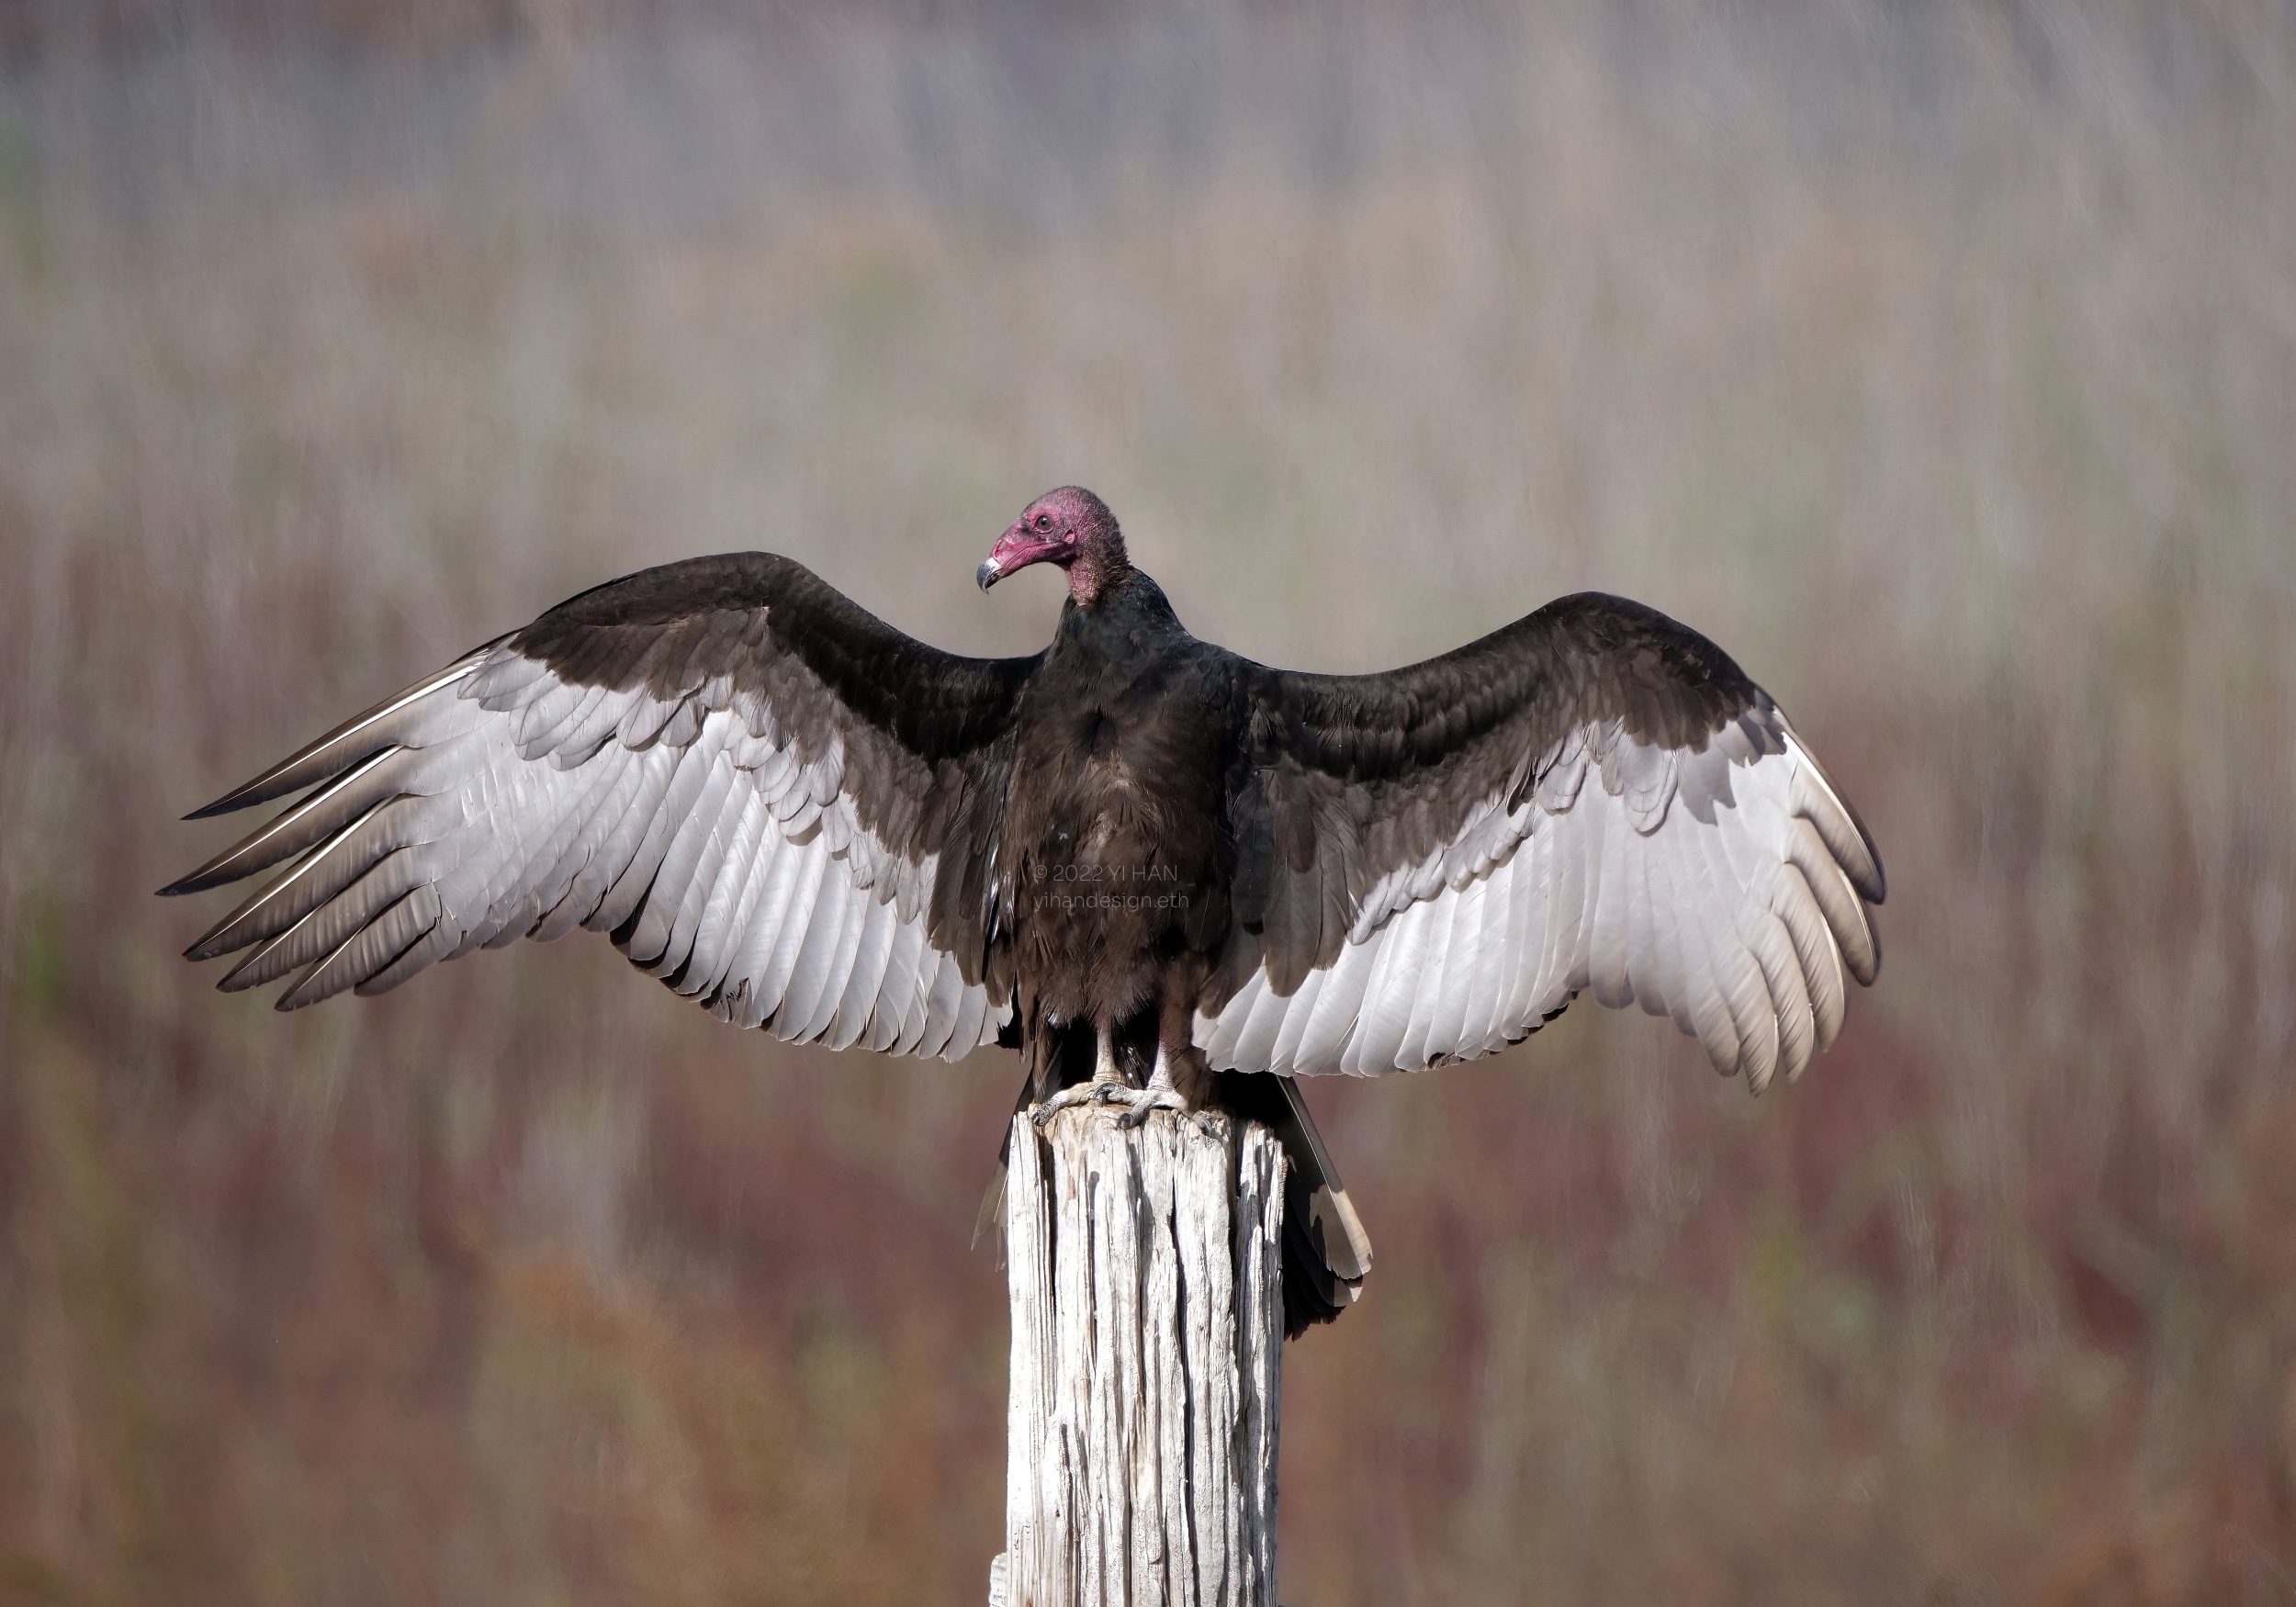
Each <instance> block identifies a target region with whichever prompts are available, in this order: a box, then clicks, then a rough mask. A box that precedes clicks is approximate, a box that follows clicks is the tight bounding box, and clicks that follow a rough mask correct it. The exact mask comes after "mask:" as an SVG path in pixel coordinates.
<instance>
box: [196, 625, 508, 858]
mask: <svg viewBox="0 0 2296 1607" xmlns="http://www.w3.org/2000/svg"><path fill="white" fill-rule="evenodd" d="M509 639H510V638H509V637H508V636H498V637H496V638H495V640H493V641H491V642H489V643H488V644H487V645H486V646H483V647H479V648H478V649H476V650H475V651H472V652H469V653H466V654H464V655H463V656H462V657H460V658H457V659H456V660H455V662H454V663H452V664H450V665H448V666H447V667H446V668H445V669H442V670H440V671H439V672H438V673H437V674H436V675H433V676H432V677H430V678H429V679H428V680H419V681H417V682H415V684H414V685H412V686H411V687H409V688H407V689H406V691H402V692H400V693H399V694H398V695H397V696H395V697H391V698H387V699H385V700H384V701H383V702H379V703H377V704H376V705H375V706H374V707H373V708H371V709H369V710H367V711H366V713H365V714H357V715H355V716H353V717H352V718H351V719H348V720H346V721H344V722H343V724H342V725H338V726H336V727H335V728H334V729H333V730H332V731H330V732H328V733H327V735H325V736H321V738H320V739H319V740H318V741H316V742H313V743H311V744H310V745H309V746H308V747H301V748H298V749H297V750H296V751H295V752H294V753H291V754H289V755H288V756H287V758H286V759H281V760H280V761H279V762H278V763H277V764H276V765H273V766H272V767H271V768H270V769H269V770H265V771H264V772H263V774H261V775H259V776H257V777H256V778H255V779H254V780H253V781H244V782H242V783H241V784H240V785H238V786H236V787H234V788H232V789H231V791H230V792H226V793H224V794H223V796H221V797H220V798H218V799H217V800H216V801H215V802H214V803H212V804H203V805H202V806H200V807H199V808H197V809H195V810H193V811H192V812H191V813H190V814H189V815H185V816H184V818H185V819H186V820H208V819H210V818H212V817H213V816H215V815H229V814H231V812H232V811H233V810H235V809H246V808H249V807H252V806H253V805H254V804H268V803H270V802H271V800H273V799H274V798H277V797H281V796H284V795H285V794H287V793H288V792H296V791H298V789H300V788H303V787H308V786H310V784H311V783H312V782H313V781H324V780H325V779H327V778H328V777H330V776H332V775H334V774H335V773H336V772H338V771H340V770H345V769H348V768H349V767H350V766H352V765H355V764H357V763H358V762H359V761H360V760H362V759H366V758H367V757H368V756H370V755H371V754H373V753H374V752H375V751H376V749H377V748H380V747H388V746H390V745H391V744H392V743H395V742H398V741H400V738H399V736H396V735H394V734H393V732H392V729H391V726H390V721H391V720H392V718H393V717H394V716H398V715H402V714H406V713H407V711H408V710H410V709H411V708H413V707H414V706H415V705H416V704H418V703H420V702H422V701H423V700H424V699H425V698H428V697H429V696H431V695H432V694H433V692H436V691H440V690H441V689H443V688H445V687H449V686H452V685H454V684H455V683H456V681H458V680H462V679H463V678H464V677H465V676H467V675H468V674H470V672H471V671H472V670H474V669H478V666H479V665H480V664H481V663H483V662H484V661H485V659H486V656H487V655H488V654H489V653H491V652H492V651H493V650H494V649H495V648H496V647H497V646H501V644H502V643H503V642H505V641H508V640H509Z"/></svg>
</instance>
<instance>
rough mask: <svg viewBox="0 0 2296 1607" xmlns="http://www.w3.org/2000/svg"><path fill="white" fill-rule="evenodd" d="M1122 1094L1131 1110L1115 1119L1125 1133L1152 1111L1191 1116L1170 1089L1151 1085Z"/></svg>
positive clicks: (1183, 1100) (1184, 1104)
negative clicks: (1173, 1112) (1166, 1111)
mask: <svg viewBox="0 0 2296 1607" xmlns="http://www.w3.org/2000/svg"><path fill="white" fill-rule="evenodd" d="M1124 1092H1125V1094H1126V1096H1127V1102H1128V1103H1129V1104H1130V1105H1131V1109H1130V1110H1127V1111H1126V1112H1125V1113H1124V1114H1123V1115H1121V1116H1120V1117H1118V1118H1116V1125H1117V1126H1118V1127H1120V1128H1121V1129H1124V1130H1125V1131H1126V1132H1130V1131H1131V1129H1134V1128H1136V1127H1138V1126H1139V1125H1140V1124H1141V1123H1142V1122H1143V1121H1146V1120H1147V1119H1148V1113H1149V1112H1150V1111H1152V1110H1172V1111H1177V1112H1178V1113H1179V1114H1180V1115H1182V1116H1187V1115H1189V1114H1191V1113H1190V1111H1189V1110H1188V1107H1187V1100H1185V1099H1183V1098H1181V1097H1180V1096H1179V1094H1178V1093H1177V1091H1176V1090H1174V1089H1171V1088H1159V1087H1157V1086H1156V1085H1155V1084H1153V1083H1152V1084H1149V1085H1148V1086H1147V1087H1145V1088H1142V1089H1139V1090H1138V1091H1134V1090H1132V1089H1130V1088H1127V1089H1126V1090H1124Z"/></svg>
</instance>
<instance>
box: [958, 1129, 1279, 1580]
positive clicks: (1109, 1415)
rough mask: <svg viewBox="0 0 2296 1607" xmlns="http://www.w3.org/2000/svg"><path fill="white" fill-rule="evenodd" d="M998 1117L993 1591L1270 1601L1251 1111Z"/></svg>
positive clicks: (1256, 1134)
mask: <svg viewBox="0 0 2296 1607" xmlns="http://www.w3.org/2000/svg"><path fill="white" fill-rule="evenodd" d="M1116 1117H1117V1113H1116V1112H1115V1111H1112V1110H1109V1109H1096V1108H1089V1107H1086V1108H1077V1109H1071V1110H1064V1111H1062V1112H1060V1113H1058V1114H1057V1115H1055V1116H1054V1117H1053V1118H1052V1120H1051V1121H1050V1122H1049V1123H1048V1124H1047V1126H1046V1129H1045V1130H1044V1131H1043V1132H1042V1133H1039V1132H1038V1130H1037V1129H1036V1127H1035V1124H1034V1123H1033V1122H1032V1121H1031V1120H1030V1118H1029V1117H1027V1116H1026V1115H1023V1116H1020V1117H1018V1118H1015V1121H1014V1124H1013V1135H1012V1151H1011V1172H1010V1176H1009V1178H1008V1181H1007V1189H1006V1197H1005V1229H1006V1252H1007V1267H1008V1275H1009V1285H1010V1291H1011V1300H1012V1394H1011V1402H1010V1406H1009V1409H1008V1416H1007V1434H1008V1437H1009V1438H1008V1448H1007V1471H1006V1487H1005V1510H1006V1517H1005V1542H1006V1548H1007V1549H1006V1553H1005V1555H1004V1556H1001V1557H999V1558H998V1559H997V1566H996V1568H993V1569H992V1570H991V1589H990V1600H991V1601H992V1602H993V1603H1001V1607H1150V1604H1151V1603H1153V1604H1154V1607H1275V1601H1276V1590H1275V1580H1276V1455H1277V1419H1278V1407H1279V1402H1280V1392H1281V1388H1282V1363H1283V1290H1282V1284H1281V1275H1282V1262H1281V1244H1282V1231H1283V1192H1284V1191H1283V1175H1284V1157H1283V1151H1282V1148H1281V1146H1280V1145H1279V1144H1278V1143H1277V1141H1276V1140H1275V1138H1274V1137H1273V1136H1272V1135H1271V1134H1270V1133H1269V1132H1268V1131H1267V1130H1266V1129H1265V1128H1262V1127H1260V1126H1258V1125H1257V1124H1256V1123H1244V1124H1238V1123H1235V1122H1232V1121H1231V1120H1230V1119H1228V1118H1225V1117H1221V1116H1204V1117H1195V1118H1182V1117H1178V1116H1176V1115H1174V1114H1172V1113H1170V1112H1165V1111H1159V1112H1156V1113H1154V1115H1152V1116H1151V1117H1150V1118H1149V1119H1148V1121H1147V1122H1146V1123H1145V1124H1143V1125H1142V1126H1141V1127H1139V1128H1137V1129H1129V1130H1128V1129H1121V1128H1120V1127H1119V1126H1118V1125H1117V1119H1116Z"/></svg>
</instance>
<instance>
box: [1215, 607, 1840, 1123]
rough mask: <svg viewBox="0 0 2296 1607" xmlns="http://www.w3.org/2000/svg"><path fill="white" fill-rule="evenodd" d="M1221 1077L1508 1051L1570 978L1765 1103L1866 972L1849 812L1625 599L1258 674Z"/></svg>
mask: <svg viewBox="0 0 2296 1607" xmlns="http://www.w3.org/2000/svg"><path fill="white" fill-rule="evenodd" d="M1251 676H1252V682H1253V691H1252V702H1253V710H1252V725H1251V730H1250V732H1249V734H1248V736H1247V738H1246V743H1245V748H1246V752H1245V759H1244V764H1243V765H1242V767H1241V768H1240V769H1239V770H1238V772H1237V776H1236V780H1235V781H1234V783H1233V788H1232V796H1231V800H1230V815H1231V821H1232V825H1233V827H1234V830H1235V833H1236V838H1237V855H1238V863H1237V871H1236V880H1235V889H1234V911H1235V924H1236V925H1235V931H1234V934H1233V936H1232V938H1231V941H1230V943H1229V946H1228V950H1227V954H1226V958H1225V961H1224V962H1223V965H1222V968H1221V972H1220V974H1219V976H1218V977H1217V978H1215V981H1214V984H1213V993H1212V995H1211V996H1210V998H1208V999H1207V1000H1205V1001H1204V1007H1203V1009H1202V1011H1201V1012H1200V1013H1199V1016H1198V1017H1197V1021H1196V1038H1197V1041H1198V1042H1199V1044H1201V1045H1202V1046H1203V1048H1204V1049H1205V1050H1206V1051H1207V1052H1208V1053H1209V1054H1210V1058H1211V1063H1212V1064H1213V1065H1214V1066H1216V1067H1219V1068H1221V1069H1223V1070H1225V1069H1230V1068H1241V1069H1244V1070H1255V1071H1256V1070H1262V1069H1266V1070H1272V1071H1277V1072H1289V1073H1328V1072H1345V1073H1354V1074H1356V1075H1371V1074H1376V1073H1382V1072H1390V1071H1415V1070H1418V1069H1421V1068H1423V1067H1426V1066H1430V1065H1437V1064H1441V1063H1443V1062H1446V1061H1452V1060H1462V1059H1466V1058H1468V1057H1469V1056H1472V1055H1479V1054H1486V1053H1489V1052H1490V1051H1493V1050H1496V1049H1500V1048H1503V1047H1504V1046H1505V1045H1507V1044H1509V1043H1513V1042H1515V1041H1516V1040H1518V1039H1521V1038H1523V1037H1524V1036H1525V1035H1526V1034H1528V1033H1531V1032H1535V1031H1536V1030H1537V1029H1538V1028H1539V1026H1540V1024H1541V1023H1542V1022H1543V1021H1545V1020H1547V1019H1548V1018H1551V1017H1553V1016H1554V1015H1556V1014H1557V1013H1558V1012H1559V1011H1560V1010H1561V1009H1562V1008H1563V1006H1566V1005H1568V1004H1569V1003H1570V1000H1571V999H1572V998H1573V997H1574V996H1575V995H1577V994H1579V993H1580V992H1581V991H1582V990H1584V989H1587V988H1592V989H1593V992H1594V996H1595V997H1596V998H1597V999H1598V1000H1600V1001H1601V1002H1602V1003H1604V1004H1605V1005H1624V1004H1626V1003H1627V1002H1628V1001H1629V1000H1633V1001H1638V1002H1639V1003H1640V1004H1641V1006H1642V1007H1643V1008H1644V1009H1645V1010H1647V1011H1649V1013H1650V1014H1652V1015H1670V1016H1671V1017H1673V1018H1674V1019H1675V1021H1676V1022H1677V1023H1678V1024H1679V1025H1680V1026H1681V1028H1682V1029H1683V1031H1684V1032H1686V1033H1692V1034H1694V1035H1695V1036H1696V1037H1697V1038H1698V1039H1699V1040H1700V1041H1701V1042H1702V1043H1703V1044H1704V1045H1705V1050H1706V1053H1707V1054H1708V1056H1709V1057H1710V1058H1711V1059H1712V1060H1713V1062H1714V1063H1715V1065H1716V1068H1717V1069H1719V1070H1720V1071H1721V1072H1723V1073H1725V1074H1726V1075H1727V1074H1728V1073H1732V1072H1736V1071H1741V1070H1742V1071H1743V1072H1745V1073H1746V1077H1747V1082H1748V1084H1750V1086H1751V1087H1752V1088H1754V1089H1755V1090H1756V1091H1757V1092H1759V1091H1760V1090H1761V1088H1762V1087H1763V1086H1765V1085H1766V1084H1768V1083H1769V1081H1770V1079H1771V1077H1772V1076H1773V1074H1774V1073H1776V1072H1777V1071H1778V1070H1779V1069H1780V1068H1782V1067H1783V1068H1784V1072H1785V1073H1786V1075H1787V1076H1788V1077H1794V1076H1798V1075H1799V1074H1800V1073H1801V1071H1802V1069H1803V1067H1804V1066H1806V1064H1807V1063H1808V1062H1809V1058H1810V1056H1811V1055H1812V1054H1813V1053H1814V1052H1816V1051H1818V1050H1820V1049H1823V1048H1825V1047H1826V1045H1828V1044H1829V1043H1830V1042H1831V1041H1832V1040H1833V1037H1834V1034H1835V1033H1836V1032H1838V1031H1839V1030H1840V1027H1841V1019H1842V1012H1843V1007H1844V1004H1845V994H1846V991H1847V990H1846V988H1845V985H1844V982H1845V978H1846V977H1855V978H1856V979H1857V980H1858V981H1859V982H1861V983H1871V982H1872V981H1873V980H1874V972H1875V971H1876V969H1877V968H1878V966H1879V965H1880V962H1881V954H1880V950H1879V947H1878V945H1877V943H1876V940H1875V938H1874V927H1873V923H1872V921H1871V919H1870V918H1869V916H1868V913H1867V910H1866V905H1878V904H1880V903H1881V902H1882V895H1883V891H1884V884H1883V878H1882V867H1881V861H1880V860H1879V859H1878V857H1876V855H1875V853H1874V845H1873V841H1872V839H1871V838H1870V837H1867V835H1866V832H1865V828H1864V826H1863V825H1861V824H1860V823H1859V821H1858V818H1857V816H1856V815H1854V814H1853V813H1851V809H1850V806H1849V804H1847V803H1845V802H1844V801H1843V800H1842V798H1841V795H1840V793H1839V792H1836V791H1835V789H1834V787H1833V785H1832V783H1831V782H1829V781H1828V780H1827V779H1826V775H1825V772H1824V771H1822V770H1819V769H1818V763H1817V761H1816V760H1815V759H1813V758H1811V756H1810V754H1809V751H1808V749H1807V748H1806V747H1804V746H1803V744H1802V740H1801V738H1800V737H1799V736H1797V735H1796V734H1795V730H1794V728H1793V726H1792V725H1788V724H1787V722H1786V718H1785V716H1784V714H1782V713H1780V712H1779V710H1778V707H1777V705H1776V704H1775V703H1773V702H1771V700H1770V697H1769V695H1768V694H1767V693H1765V692H1764V691H1762V690H1761V688H1760V687H1758V686H1756V685H1754V683H1753V682H1752V681H1750V680H1748V679H1747V678H1746V677H1745V675H1744V674H1743V673H1742V672H1741V671H1740V670H1739V668H1738V666H1737V665H1735V664H1733V663H1732V662H1731V661H1730V659H1729V657H1728V656H1727V655H1726V654H1724V653H1723V652H1722V650H1721V649H1720V648H1718V647H1716V646H1715V645H1714V644H1713V643H1711V642H1709V641H1707V640H1706V639H1705V637H1703V636H1701V635H1697V633H1695V632H1694V631H1691V630H1689V629H1687V628H1686V627H1684V626H1683V625H1680V624H1676V623H1675V622H1674V621H1672V620H1671V619H1668V618H1667V617H1666V616H1665V615H1663V614H1660V613H1658V612H1655V611H1653V610H1650V609H1648V608H1644V607H1642V606H1641V605H1639V604H1638V603H1633V602H1628V601H1625V600H1623V599H1619V598H1614V597H1604V596H1601V595H1599V594H1594V593H1587V594H1582V595H1580V596H1576V597H1568V598H1564V599H1561V600H1560V601H1556V602H1553V603H1550V604H1548V606H1547V607H1545V608H1542V609H1540V610H1539V611H1538V612H1536V613H1534V614H1531V615H1529V616H1528V617H1526V618H1525V619H1522V620H1518V621H1517V622H1516V623H1515V624H1512V625H1509V626H1507V627H1506V628H1505V629H1503V630H1501V631H1497V632H1494V633H1493V634H1492V635H1489V636H1486V637H1484V638H1483V639H1482V640H1480V641H1479V642H1475V643H1471V644H1469V646H1465V647H1462V648H1460V649H1458V651H1457V652H1455V653H1450V654H1446V655H1445V656H1444V657H1440V658H1435V659H1430V660H1428V661H1427V662H1426V663H1424V664H1418V665H1414V666H1412V667H1411V668H1409V669H1399V670H1394V671H1391V672H1390V673H1388V674H1384V675H1366V676H1315V675H1298V674H1290V673H1287V672H1283V671H1277V670H1261V669H1256V667H1255V669H1254V670H1253V671H1252V672H1251Z"/></svg>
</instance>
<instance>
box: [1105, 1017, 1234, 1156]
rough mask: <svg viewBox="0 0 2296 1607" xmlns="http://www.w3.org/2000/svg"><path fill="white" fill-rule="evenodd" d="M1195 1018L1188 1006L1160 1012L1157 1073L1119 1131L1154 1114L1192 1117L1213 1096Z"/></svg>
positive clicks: (1122, 1120)
mask: <svg viewBox="0 0 2296 1607" xmlns="http://www.w3.org/2000/svg"><path fill="white" fill-rule="evenodd" d="M1192 1015H1193V1012H1192V1011H1190V1010H1189V1009H1188V1008H1187V1006H1186V1005H1182V1006H1180V1007H1179V1008H1177V1009H1168V1008H1167V1009H1165V1010H1161V1011H1159V1012H1158V1014H1157V1020H1156V1069H1155V1070H1154V1072H1152V1073H1149V1076H1148V1086H1147V1087H1145V1088H1143V1089H1142V1090H1141V1093H1140V1097H1139V1099H1138V1100H1137V1101H1136V1102H1135V1103H1134V1104H1133V1105H1132V1107H1131V1109H1130V1110H1127V1111H1126V1112H1125V1113H1124V1114H1123V1115H1122V1116H1121V1117H1120V1118H1118V1120H1117V1125H1118V1126H1119V1127H1138V1126H1139V1125H1140V1124H1141V1123H1142V1122H1143V1121H1146V1120H1147V1119H1148V1113H1149V1112H1150V1111H1152V1110H1176V1111H1178V1112H1179V1113H1180V1114H1181V1115H1183V1116H1190V1115H1193V1114H1195V1113H1196V1112H1198V1111H1199V1110H1201V1109H1202V1108H1203V1107H1204V1101H1205V1098H1206V1096H1208V1095H1209V1094H1210V1092H1211V1064H1210V1062H1208V1061H1206V1060H1205V1059H1204V1051H1202V1050H1200V1049H1199V1048H1197V1047H1196V1039H1195V1035H1194V1032H1193V1030H1192V1028H1193V1025H1194V1023H1193V1021H1192V1019H1191V1017H1192Z"/></svg>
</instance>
